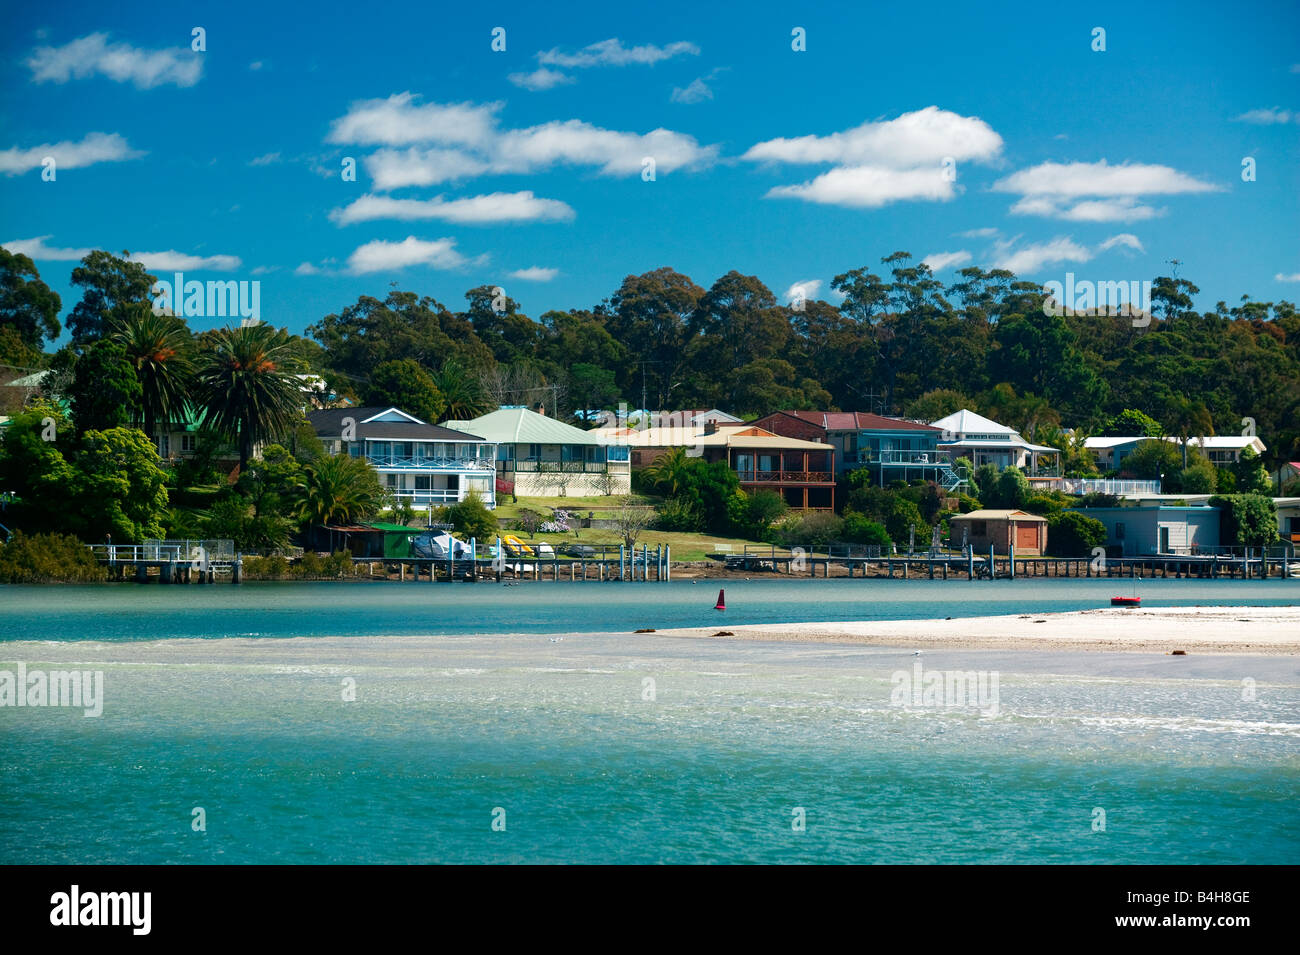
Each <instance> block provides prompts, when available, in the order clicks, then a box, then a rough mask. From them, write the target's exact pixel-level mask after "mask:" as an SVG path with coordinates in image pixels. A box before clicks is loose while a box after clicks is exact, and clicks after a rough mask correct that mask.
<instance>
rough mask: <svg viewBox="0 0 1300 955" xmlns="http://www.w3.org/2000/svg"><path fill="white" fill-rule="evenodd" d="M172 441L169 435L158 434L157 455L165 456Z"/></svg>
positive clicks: (168, 452) (169, 451)
mask: <svg viewBox="0 0 1300 955" xmlns="http://www.w3.org/2000/svg"><path fill="white" fill-rule="evenodd" d="M171 448H172V442H171V435H167V434H160V435H158V457H160V458H165V457H167V455H169V454H170V453H171Z"/></svg>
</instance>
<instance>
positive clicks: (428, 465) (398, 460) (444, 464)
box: [366, 454, 496, 471]
mask: <svg viewBox="0 0 1300 955" xmlns="http://www.w3.org/2000/svg"><path fill="white" fill-rule="evenodd" d="M366 460H367V461H369V462H370V463H371V464H373V465H374V466H375V467H377V468H412V469H416V470H422V471H433V470H440V471H492V470H495V469H496V463H495V462H494V461H493V460H492V459H491V458H432V457H423V456H419V455H400V454H368V455H366Z"/></svg>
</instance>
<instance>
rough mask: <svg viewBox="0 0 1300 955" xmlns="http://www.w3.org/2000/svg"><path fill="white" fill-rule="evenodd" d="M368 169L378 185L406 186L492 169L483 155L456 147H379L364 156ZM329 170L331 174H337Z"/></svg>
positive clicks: (383, 187) (380, 187)
mask: <svg viewBox="0 0 1300 955" xmlns="http://www.w3.org/2000/svg"><path fill="white" fill-rule="evenodd" d="M364 165H365V167H366V172H367V173H368V174H369V176H370V178H371V180H373V182H374V186H375V188H376V189H383V190H388V189H400V188H402V187H403V186H435V185H438V184H439V183H444V182H452V181H455V180H457V179H468V178H472V177H474V176H481V175H483V174H484V173H486V172H489V171H490V170H491V166H490V165H489V164H488V163H487V162H486V161H485V160H482V159H478V158H476V157H474V156H471V155H470V154H468V153H464V152H460V151H459V150H456V149H416V148H414V147H412V148H410V149H406V150H396V149H380V150H378V151H377V152H374V153H372V154H371V155H369V156H367V157H366V158H365V160H364ZM337 174H338V171H337V170H330V175H337Z"/></svg>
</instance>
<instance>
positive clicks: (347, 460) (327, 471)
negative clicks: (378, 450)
mask: <svg viewBox="0 0 1300 955" xmlns="http://www.w3.org/2000/svg"><path fill="white" fill-rule="evenodd" d="M303 471H304V481H303V491H302V514H301V516H302V519H303V520H304V521H306V522H307V523H309V524H312V525H317V524H335V523H339V524H350V523H353V522H355V521H358V520H362V519H364V518H367V517H370V516H371V515H373V514H374V513H375V512H376V511H378V510H379V508H380V507H381V506H382V505H383V503H384V500H385V498H386V496H387V494H386V492H385V490H384V488H383V486H382V485H380V483H379V476H378V474H377V473H376V472H375V469H374V468H373V467H372V466H371V464H370V462H369V461H366V460H365V459H364V458H354V457H351V456H349V455H346V454H337V455H335V454H323V455H321V456H320V457H318V458H316V459H315V460H313V461H312V462H311V463H310V464H308V465H306V467H304V468H303Z"/></svg>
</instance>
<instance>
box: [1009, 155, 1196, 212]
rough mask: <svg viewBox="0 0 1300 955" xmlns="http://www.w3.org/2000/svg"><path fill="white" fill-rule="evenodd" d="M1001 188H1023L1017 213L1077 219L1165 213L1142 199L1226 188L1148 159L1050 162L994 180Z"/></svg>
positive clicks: (1017, 190) (1013, 206) (1012, 210)
mask: <svg viewBox="0 0 1300 955" xmlns="http://www.w3.org/2000/svg"><path fill="white" fill-rule="evenodd" d="M993 189H994V190H995V191H997V192H1012V193H1019V194H1020V196H1021V198H1020V199H1019V200H1018V201H1017V202H1016V203H1015V204H1014V205H1012V207H1011V212H1012V213H1013V214H1016V215H1037V216H1048V217H1051V218H1056V219H1065V220H1068V221H1072V222H1139V221H1142V220H1144V219H1151V218H1154V217H1155V216H1159V215H1163V214H1164V210H1163V209H1156V208H1154V207H1152V206H1150V205H1147V204H1146V203H1145V202H1143V201H1142V198H1141V197H1143V196H1150V195H1185V194H1188V193H1200V192H1217V191H1219V190H1220V189H1221V187H1220V186H1216V185H1214V184H1213V183H1209V182H1204V181H1202V180H1200V179H1197V178H1195V177H1194V176H1189V175H1188V174H1187V173H1184V172H1179V171H1178V170H1177V169H1174V168H1172V167H1170V166H1159V165H1153V164H1146V163H1120V164H1119V165H1117V166H1112V165H1110V164H1108V163H1107V162H1106V160H1104V159H1102V160H1100V161H1098V162H1094V163H1088V162H1072V163H1056V162H1045V163H1040V164H1039V165H1037V166H1031V167H1029V168H1028V169H1021V170H1020V171H1019V172H1015V173H1012V174H1011V175H1010V176H1006V177H1005V178H1003V179H999V180H998V181H997V182H995V183H994V184H993Z"/></svg>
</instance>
